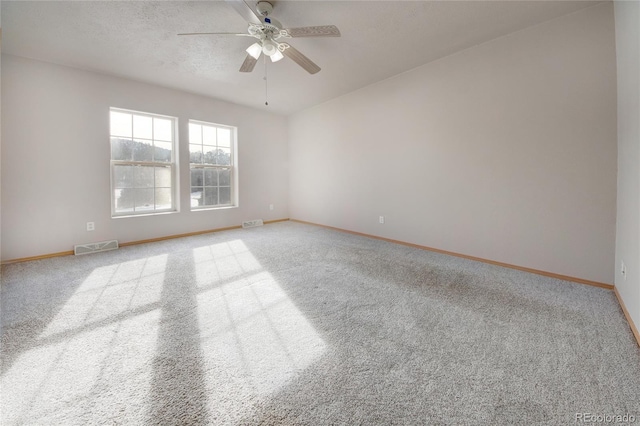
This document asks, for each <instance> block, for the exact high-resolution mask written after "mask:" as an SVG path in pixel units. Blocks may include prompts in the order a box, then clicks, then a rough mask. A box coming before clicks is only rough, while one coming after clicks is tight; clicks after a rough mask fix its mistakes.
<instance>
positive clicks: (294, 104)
mask: <svg viewBox="0 0 640 426" xmlns="http://www.w3.org/2000/svg"><path fill="white" fill-rule="evenodd" d="M247 3H248V4H249V5H250V6H251V7H255V3H256V2H255V1H251V0H247ZM272 3H273V5H274V10H273V13H272V15H271V16H272V17H275V18H277V19H278V20H279V21H280V22H282V24H283V26H284V27H285V28H292V27H302V26H315V25H328V24H332V25H336V26H337V27H338V28H339V29H340V32H341V34H342V36H341V37H340V38H334V37H327V38H299V39H293V40H291V45H293V46H294V47H296V48H297V49H298V50H299V51H301V52H303V53H304V54H305V55H306V56H308V57H309V58H310V59H312V60H313V61H314V62H316V63H317V64H318V65H319V66H320V67H321V68H322V71H320V72H319V73H317V74H315V75H310V74H308V73H307V72H305V71H304V70H303V69H302V68H300V67H299V66H297V65H296V64H295V63H294V62H293V61H291V60H289V59H288V58H285V60H282V61H279V62H276V63H271V62H268V63H267V64H266V72H267V76H268V100H269V106H268V107H267V106H265V105H264V102H265V81H264V78H263V77H264V74H265V64H263V62H262V61H260V62H258V64H257V65H256V67H255V70H254V71H253V72H252V73H240V72H238V69H239V68H240V65H241V64H242V61H243V60H244V58H245V56H246V53H245V49H246V48H247V47H248V46H249V45H250V44H251V43H252V42H253V39H250V38H247V37H233V36H213V35H211V36H193V37H184V36H183V37H179V36H177V35H176V34H178V33H182V32H234V33H238V32H240V33H241V32H246V30H247V24H246V22H245V21H244V20H243V19H242V17H241V16H240V15H239V14H238V13H237V12H236V11H235V10H234V9H233V8H232V7H231V6H230V5H229V4H227V3H225V2H224V1H196V2H185V1H177V2H172V1H124V2H121V1H82V2H78V1H43V2H37V1H6V0H5V1H2V6H1V7H2V10H1V12H2V14H1V15H0V16H1V19H2V34H3V37H2V38H3V40H2V52H3V53H8V54H12V55H18V56H23V57H28V58H33V59H38V60H42V61H47V62H53V63H57V64H61V65H67V66H71V67H76V68H80V69H85V70H91V71H97V72H100V73H105V74H110V75H115V76H121V77H126V78H130V79H134V80H139V81H144V82H148V83H153V84H158V85H162V86H167V87H172V88H176V89H180V90H185V91H188V92H194V93H198V94H202V95H205V96H211V97H214V98H218V99H222V100H225V101H229V102H233V103H237V104H241V105H247V106H251V107H256V108H263V109H268V110H270V111H272V112H276V113H280V114H285V115H289V114H292V113H295V112H296V111H300V110H302V109H305V108H308V107H311V106H313V105H316V104H319V103H322V102H324V101H327V100H329V99H332V98H335V97H337V96H340V95H342V94H345V93H348V92H352V91H354V90H357V89H359V88H361V87H364V86H367V85H370V84H372V83H375V82H377V81H380V80H383V79H385V78H388V77H391V76H393V75H396V74H399V73H402V72H404V71H407V70H410V69H412V68H415V67H417V66H420V65H423V64H425V63H428V62H430V61H433V60H436V59H438V58H441V57H444V56H447V55H450V54H452V53H455V52H457V51H460V50H462V49H465V48H468V47H471V46H474V45H477V44H480V43H484V42H486V41H489V40H491V39H494V38H497V37H500V36H503V35H505V34H508V33H511V32H514V31H518V30H521V29H523V28H526V27H530V26H533V25H536V24H538V23H540V22H543V21H546V20H549V19H553V18H555V17H558V16H562V15H565V14H568V13H571V12H574V11H577V10H579V9H582V8H585V7H589V6H591V5H594V4H596V3H598V2H596V1H566V2H565V1H281V0H278V1H273V2H272Z"/></svg>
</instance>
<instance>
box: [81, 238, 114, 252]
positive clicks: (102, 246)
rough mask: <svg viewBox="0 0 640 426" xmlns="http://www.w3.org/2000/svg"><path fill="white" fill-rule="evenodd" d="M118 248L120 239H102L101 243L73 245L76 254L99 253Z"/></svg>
mask: <svg viewBox="0 0 640 426" xmlns="http://www.w3.org/2000/svg"><path fill="white" fill-rule="evenodd" d="M117 248H118V240H109V241H101V242H99V243H89V244H78V245H75V246H73V253H74V254H75V255H80V254H89V253H98V252H100V251H108V250H115V249H117Z"/></svg>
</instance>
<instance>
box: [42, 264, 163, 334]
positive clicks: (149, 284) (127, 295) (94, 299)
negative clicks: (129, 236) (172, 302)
mask: <svg viewBox="0 0 640 426" xmlns="http://www.w3.org/2000/svg"><path fill="white" fill-rule="evenodd" d="M166 264H167V255H166V254H163V255H159V256H153V257H147V258H143V259H136V260H131V261H128V262H122V263H116V264H113V265H108V266H103V267H100V268H96V269H94V270H93V271H92V272H91V274H90V275H89V276H88V277H87V278H86V279H85V280H84V281H83V282H82V284H81V285H80V286H79V287H78V289H77V290H76V292H75V293H74V294H73V296H71V298H69V300H68V301H67V303H66V304H65V305H64V306H63V307H62V309H60V311H59V312H58V313H57V315H56V316H55V318H54V319H53V321H51V322H50V323H49V325H48V326H47V328H46V329H45V330H44V332H43V333H42V335H41V336H40V337H48V336H52V335H56V334H59V333H64V332H68V331H71V330H74V329H75V330H81V329H82V328H83V327H86V326H88V325H90V324H94V323H98V322H101V321H109V318H110V317H113V316H115V315H118V314H123V313H126V312H128V311H130V310H132V309H144V308H145V306H148V305H151V304H154V303H157V302H159V300H160V296H161V293H162V285H163V283H164V274H165V268H166Z"/></svg>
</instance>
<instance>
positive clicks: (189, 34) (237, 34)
mask: <svg viewBox="0 0 640 426" xmlns="http://www.w3.org/2000/svg"><path fill="white" fill-rule="evenodd" d="M178 35H179V36H185V35H186V36H192V35H232V36H240V37H253V36H252V35H250V34H246V33H180V34H178Z"/></svg>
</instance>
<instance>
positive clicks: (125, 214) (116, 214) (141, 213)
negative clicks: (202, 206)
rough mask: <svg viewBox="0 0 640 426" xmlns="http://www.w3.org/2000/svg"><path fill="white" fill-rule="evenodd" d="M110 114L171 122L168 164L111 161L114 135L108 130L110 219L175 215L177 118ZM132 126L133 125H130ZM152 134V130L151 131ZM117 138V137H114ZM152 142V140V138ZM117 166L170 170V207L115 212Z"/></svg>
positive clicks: (118, 110) (153, 115)
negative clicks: (169, 159)
mask: <svg viewBox="0 0 640 426" xmlns="http://www.w3.org/2000/svg"><path fill="white" fill-rule="evenodd" d="M111 112H122V113H127V114H133V115H139V116H145V117H151V118H163V119H168V120H171V127H172V129H171V133H172V136H173V141H172V144H173V145H172V149H171V161H170V162H159V161H158V162H155V161H134V160H131V161H128V160H113V159H112V158H111V155H112V154H111V138H112V137H114V135H112V134H111V128H109V158H110V166H109V169H110V194H111V195H110V197H111V218H112V219H117V218H126V217H141V216H154V215H159V214H160V215H162V214H167V213H177V212H178V211H179V196H178V118H177V117H172V116H170V115H164V114H153V113H149V112H143V111H135V110H130V109H123V108H116V107H110V108H109V116H111ZM132 126H133V123H132ZM152 132H153V129H152ZM115 137H117V135H115ZM132 138H133V129H132ZM152 140H155V139H153V137H152ZM117 165H131V166H154V167H156V166H157V167H167V166H169V167H170V168H171V207H170V208H167V209H157V210H156V209H154V210H142V211H139V212H135V211H132V212H129V211H128V212H116V199H115V195H114V192H115V173H114V168H115V166H117Z"/></svg>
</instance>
